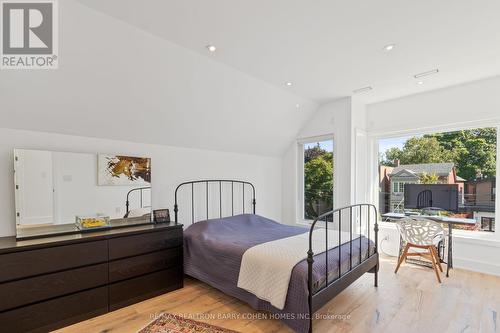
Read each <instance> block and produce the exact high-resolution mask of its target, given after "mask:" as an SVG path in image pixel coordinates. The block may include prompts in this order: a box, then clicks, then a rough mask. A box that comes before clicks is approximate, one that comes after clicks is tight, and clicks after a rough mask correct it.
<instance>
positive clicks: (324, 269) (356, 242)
mask: <svg viewBox="0 0 500 333" xmlns="http://www.w3.org/2000/svg"><path fill="white" fill-rule="evenodd" d="M195 184H198V185H199V184H203V185H205V188H206V190H205V191H206V198H205V204H206V206H207V207H209V205H210V203H211V200H212V201H213V200H219V201H220V202H218V203H219V207H220V211H219V213H220V214H219V216H218V217H217V218H210V216H209V213H208V209H207V212H206V216H205V218H204V219H201V220H197V219H196V218H195V216H194V215H195V214H194V208H193V206H194V201H195V197H197V196H196V195H195V189H196V187H195ZM223 184H230V188H231V191H230V192H231V193H230V197H231V206H232V207H231V214H229V216H223V214H222V212H223V209H222V205H223V195H222V188H223ZM235 184H238V185H240V186H242V187H243V191H242V193H241V196H242V197H243V198H242V200H243V205H242V210H241V211H235V209H234V195H235V191H234V185H235ZM209 186H212V187H213V186H216V187H218V189H219V195H217V196H215V195H211V196H210V197H209V193H211V192H213V191H209ZM245 186H248V188H250V189H251V191H250V192H251V195H250V198H249V197H248V195H247V198H244V197H245ZM183 187H186V190H188V191H191V203H190V204H191V207H189V208H191V209H190V211H191V213H192V216H191V225H190V226H189V227H187V228H186V230H185V232H184V271H185V273H186V274H187V275H189V276H192V277H194V278H196V279H198V280H200V281H202V282H205V283H207V284H209V285H211V286H213V287H214V288H217V289H219V290H221V291H222V292H224V293H226V294H228V295H230V296H233V297H236V298H238V299H240V300H242V301H244V302H245V303H247V304H249V305H250V306H251V307H252V308H254V309H256V310H263V311H268V312H269V313H270V314H271V315H270V317H271V318H276V319H280V320H282V321H283V322H285V324H287V325H288V326H289V327H290V328H292V329H293V330H294V331H296V332H312V320H313V318H314V313H315V312H316V311H317V310H318V309H319V308H321V307H322V306H323V305H324V304H326V303H327V302H328V301H329V300H331V299H332V298H333V297H335V296H336V295H337V294H339V293H340V292H341V291H342V290H344V289H345V288H347V287H348V286H349V285H350V284H352V283H353V282H354V281H356V280H357V279H358V278H359V277H360V276H362V275H363V274H364V273H366V272H371V273H374V277H375V286H377V282H378V281H377V272H378V266H379V258H378V253H377V238H378V226H377V218H376V216H377V211H376V208H375V207H374V206H373V205H369V204H358V205H352V206H348V207H344V208H340V209H336V210H334V211H331V212H327V213H325V214H323V215H321V216H319V217H318V219H316V220H315V221H314V222H313V223H312V224H311V226H310V227H307V228H306V227H300V226H291V225H283V224H280V223H278V222H275V221H272V220H270V219H268V218H265V217H263V216H259V215H257V214H256V200H255V187H254V186H253V185H252V184H251V183H249V182H244V181H237V180H201V181H191V182H185V183H182V184H180V185H179V186H178V187H177V189H176V191H175V205H174V215H175V223H178V222H179V216H178V215H179V209H180V205H179V202H178V191H179V190H180V189H182V188H183ZM238 200H239V199H238ZM246 201H248V202H249V203H250V205H251V210H250V211H249V212H246V211H245V204H244V203H245V202H246ZM188 206H189V204H186V205H185V206H183V207H184V208H186V210H188V211H189V208H188ZM372 221H373V223H372ZM329 229H330V230H329ZM332 231H333V232H335V231H336V235H337V236H336V237H339V239H338V241H337V243H336V244H338V245H337V246H332V245H331V244H332V240H331V239H330V240H329V239H328V237H330V238H331V237H332ZM320 232H323V234H321V237H323V235H324V236H325V238H326V243H325V250H320V251H318V246H315V244H314V242H318V238H317V237H315V236H318V235H319V233H320ZM370 232H371V235H370ZM370 236H372V237H370ZM294 237H307V238H308V242H307V241H306V242H307V243H308V246H307V252H306V253H304V259H303V260H300V262H298V263H297V264H296V265H295V266H294V267H293V270H292V271H291V276H290V280H289V283H288V285H287V292H286V300H285V301H284V306H283V307H277V306H274V305H273V304H271V302H270V301H268V300H264V299H262V298H259V297H257V296H256V295H255V294H254V293H252V292H249V291H247V290H245V289H242V288H240V287H238V285H239V283H240V281H238V278H239V275H240V274H241V272H240V268H241V269H243V261H242V260H244V259H243V258H244V257H245V255H246V254H245V253H248V252H249V250H250V249H255V248H256V247H258V246H263V245H266V244H272V243H273V242H279V241H283V240H285V241H288V239H294ZM371 238H373V239H371ZM313 249H315V251H316V253H315V252H313ZM327 249H328V250H327ZM304 252H305V251H304ZM263 260H272V259H270V258H267V259H266V258H263Z"/></svg>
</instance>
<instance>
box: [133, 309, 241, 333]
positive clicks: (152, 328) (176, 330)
mask: <svg viewBox="0 0 500 333" xmlns="http://www.w3.org/2000/svg"><path fill="white" fill-rule="evenodd" d="M191 332H196V333H239V332H237V331H233V330H229V329H226V328H222V327H218V326H214V325H210V324H206V323H202V322H199V321H195V320H191V319H187V318H183V317H182V316H177V315H173V314H170V313H164V314H162V315H160V316H159V317H158V318H157V319H155V320H153V321H152V322H151V323H149V324H148V326H146V327H144V328H143V329H142V330H140V331H139V332H138V333H191Z"/></svg>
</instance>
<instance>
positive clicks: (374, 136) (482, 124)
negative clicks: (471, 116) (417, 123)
mask: <svg viewBox="0 0 500 333" xmlns="http://www.w3.org/2000/svg"><path fill="white" fill-rule="evenodd" d="M488 127H489V128H491V127H493V128H496V129H497V174H496V184H495V188H496V187H498V185H499V184H500V120H497V119H495V120H493V121H492V120H480V121H469V122H456V123H453V124H451V125H437V126H429V127H420V128H417V127H415V128H413V129H395V130H392V131H387V130H384V131H383V132H379V131H371V132H370V131H369V132H368V136H369V140H370V145H371V147H372V152H371V167H370V169H371V177H372V179H371V181H372V182H373V183H374V184H378V180H379V155H378V153H379V141H380V140H384V139H392V138H398V137H402V136H416V135H424V134H435V133H446V132H454V131H461V130H467V129H476V128H488ZM377 190H378V186H376V187H372V191H371V194H370V195H371V202H373V204H374V205H375V206H376V207H379V206H380V198H379V196H378V191H377ZM495 194H496V193H495ZM499 216H500V199H499V198H498V197H497V196H496V195H495V220H498V219H497V218H498V217H499ZM380 225H381V226H383V227H389V228H393V227H394V223H392V222H383V221H380ZM454 235H457V236H459V237H467V238H477V239H482V237H488V238H490V237H491V238H492V239H495V240H500V231H495V232H488V231H470V230H458V229H457V230H454Z"/></svg>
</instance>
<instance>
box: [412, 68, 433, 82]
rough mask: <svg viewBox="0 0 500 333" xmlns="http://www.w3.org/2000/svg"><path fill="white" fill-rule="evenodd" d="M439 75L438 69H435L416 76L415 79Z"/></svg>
mask: <svg viewBox="0 0 500 333" xmlns="http://www.w3.org/2000/svg"><path fill="white" fill-rule="evenodd" d="M437 73H439V69H437V68H436V69H433V70H432V71H427V72H422V73H418V74H415V75H414V77H415V79H418V78H419V77H424V76H428V75H433V74H437Z"/></svg>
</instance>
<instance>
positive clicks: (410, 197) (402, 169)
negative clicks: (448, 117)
mask: <svg viewBox="0 0 500 333" xmlns="http://www.w3.org/2000/svg"><path fill="white" fill-rule="evenodd" d="M496 158H497V129H496V128H480V129H472V130H462V131H456V132H447V133H436V134H426V135H419V136H411V137H400V138H391V139H383V140H380V141H379V189H380V191H379V193H380V197H379V202H380V207H379V209H380V213H381V215H382V218H383V220H384V221H395V220H397V219H399V218H401V217H404V216H407V215H427V216H442V217H452V218H454V221H459V222H464V223H463V224H460V223H457V224H455V225H454V227H455V228H460V229H468V230H482V231H495V200H496V178H495V177H496ZM438 184H441V185H440V186H436V185H438ZM405 191H406V192H407V193H406V196H405ZM405 197H406V198H405ZM405 200H406V201H409V202H405Z"/></svg>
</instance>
